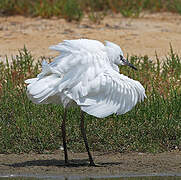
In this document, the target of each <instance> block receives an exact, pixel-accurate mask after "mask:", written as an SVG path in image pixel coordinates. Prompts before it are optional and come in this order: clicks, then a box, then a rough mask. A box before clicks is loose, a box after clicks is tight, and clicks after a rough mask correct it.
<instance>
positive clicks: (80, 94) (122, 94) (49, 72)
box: [25, 39, 146, 118]
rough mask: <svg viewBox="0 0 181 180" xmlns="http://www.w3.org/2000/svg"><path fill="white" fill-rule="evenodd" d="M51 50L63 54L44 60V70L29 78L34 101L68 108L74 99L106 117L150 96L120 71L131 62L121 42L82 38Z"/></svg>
mask: <svg viewBox="0 0 181 180" xmlns="http://www.w3.org/2000/svg"><path fill="white" fill-rule="evenodd" d="M50 49H52V50H56V51H59V52H60V55H59V56H58V57H56V58H55V59H54V61H53V62H51V63H50V64H48V63H47V62H46V61H43V63H42V72H41V73H40V74H39V75H38V76H37V77H36V78H33V79H28V80H26V81H25V82H26V83H27V84H29V85H28V86H27V95H28V97H29V98H30V99H31V100H32V101H33V102H34V103H37V104H49V103H56V104H63V105H64V107H66V106H67V105H68V104H71V102H72V101H73V102H75V103H76V104H77V105H78V106H80V108H81V110H82V111H84V112H86V113H88V114H90V115H93V116H96V117H98V118H103V117H106V116H109V115H110V114H113V113H116V114H124V113H126V112H128V111H130V110H131V109H132V108H133V107H134V106H135V105H136V103H137V102H140V101H142V100H144V98H145V97H146V95H145V89H144V88H143V86H142V85H141V84H140V83H139V82H138V81H136V80H132V79H130V78H128V77H127V76H124V75H123V74H120V73H119V68H118V65H125V64H127V65H130V63H128V62H127V61H125V58H124V57H123V52H122V50H121V48H120V47H119V46H118V45H116V44H114V43H111V42H108V41H107V42H106V44H105V45H104V44H103V43H101V42H99V41H96V40H88V39H78V40H65V41H63V42H62V43H59V44H58V45H55V46H51V47H50ZM123 60H124V61H123ZM131 66H132V65H131Z"/></svg>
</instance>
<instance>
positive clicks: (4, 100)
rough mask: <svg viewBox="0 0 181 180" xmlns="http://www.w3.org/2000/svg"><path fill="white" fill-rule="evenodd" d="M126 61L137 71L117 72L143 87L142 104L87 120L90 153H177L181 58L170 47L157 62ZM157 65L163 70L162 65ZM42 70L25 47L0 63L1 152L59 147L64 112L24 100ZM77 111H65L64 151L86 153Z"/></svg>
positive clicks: (180, 137)
mask: <svg viewBox="0 0 181 180" xmlns="http://www.w3.org/2000/svg"><path fill="white" fill-rule="evenodd" d="M129 60H130V61H131V62H132V63H133V64H134V65H135V66H137V68H138V69H139V71H133V70H132V69H130V68H127V67H121V73H123V74H125V75H127V76H129V77H131V78H133V79H136V80H139V81H140V82H141V83H142V84H143V85H144V87H146V94H147V97H148V98H147V99H146V100H145V101H144V102H143V103H140V104H138V105H137V106H136V107H135V108H134V109H133V110H131V111H130V112H128V113H126V114H124V115H119V116H116V115H111V116H109V117H107V118H103V119H97V118H95V117H93V116H90V115H86V126H87V136H88V141H89V143H90V146H91V148H92V149H93V150H95V151H117V152H129V151H139V152H154V153H155V152H162V151H170V150H175V149H180V148H181V144H180V142H181V128H180V127H181V108H180V107H181V81H180V78H181V58H180V57H179V56H178V55H177V54H175V53H174V51H173V49H172V47H171V49H170V53H169V55H168V56H167V57H166V58H165V59H164V60H163V62H164V63H160V60H159V58H158V57H157V62H156V63H155V62H153V61H152V60H150V59H149V57H148V56H144V57H137V56H132V57H130V58H129ZM161 64H162V65H161ZM40 69H41V65H40V61H35V60H34V58H33V57H32V56H31V54H30V53H29V52H28V51H27V49H26V48H24V49H23V50H21V51H19V54H18V55H17V56H16V57H15V58H13V59H12V63H9V59H8V58H6V63H3V62H1V63H0V153H21V152H38V153H42V152H44V151H47V150H48V151H53V150H55V149H58V148H59V147H60V146H62V140H61V128H60V124H61V121H62V116H61V115H62V113H63V107H62V106H60V105H59V106H58V105H35V104H33V103H32V102H30V101H29V100H28V99H27V96H26V86H25V83H24V80H25V79H27V78H31V77H35V76H36V75H37V74H38V73H39V72H40ZM79 115H80V111H79V108H78V107H76V108H70V109H69V112H68V120H67V131H68V136H67V137H68V149H69V150H72V151H75V152H77V151H79V152H80V151H85V149H84V145H83V141H82V138H81V135H80V130H79Z"/></svg>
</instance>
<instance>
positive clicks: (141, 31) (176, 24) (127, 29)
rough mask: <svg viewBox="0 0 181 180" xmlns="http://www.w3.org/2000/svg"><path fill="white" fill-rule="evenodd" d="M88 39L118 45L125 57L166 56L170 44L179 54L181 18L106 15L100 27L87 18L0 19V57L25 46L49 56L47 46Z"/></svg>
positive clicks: (169, 15) (156, 15)
mask: <svg viewBox="0 0 181 180" xmlns="http://www.w3.org/2000/svg"><path fill="white" fill-rule="evenodd" d="M76 38H90V39H97V40H100V41H102V42H104V40H109V41H112V42H115V43H117V44H119V45H120V46H121V48H122V49H123V51H124V53H125V54H129V55H149V56H150V57H152V58H153V57H155V52H157V54H158V56H159V57H165V55H167V54H168V52H169V48H170V47H169V46H170V45H169V44H170V43H171V44H172V46H173V48H174V50H175V51H176V52H177V53H179V54H181V48H180V47H181V16H179V15H176V14H170V13H162V14H146V13H144V14H143V15H142V16H141V18H138V19H129V18H123V17H121V15H119V14H118V15H109V16H107V17H105V19H104V20H103V21H102V22H101V23H100V24H93V23H92V22H91V21H90V20H89V19H88V18H86V17H85V18H84V19H83V21H81V22H80V23H76V22H73V23H68V22H66V21H65V20H63V19H57V18H55V17H54V18H52V19H41V18H25V17H22V16H13V17H0V56H1V57H0V58H1V59H4V56H5V55H8V56H11V55H16V54H18V49H22V48H23V47H24V45H26V47H27V48H28V50H30V51H31V52H32V54H33V55H34V56H36V57H41V56H44V57H51V56H55V55H56V53H55V52H53V51H50V50H49V49H48V47H49V46H50V45H53V44H57V43H59V42H61V41H62V40H64V39H76Z"/></svg>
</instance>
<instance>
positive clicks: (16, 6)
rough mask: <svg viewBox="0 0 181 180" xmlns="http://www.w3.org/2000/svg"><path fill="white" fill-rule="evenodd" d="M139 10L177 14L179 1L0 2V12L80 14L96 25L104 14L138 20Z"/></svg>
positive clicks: (74, 17)
mask: <svg viewBox="0 0 181 180" xmlns="http://www.w3.org/2000/svg"><path fill="white" fill-rule="evenodd" d="M143 10H149V11H151V12H159V11H170V12H176V13H181V1H180V0H132V1H131V0H122V1H119V0H94V1H93V0H84V1H82V0H61V1H60V0H36V1H35V0H2V1H0V13H1V14H3V15H14V14H20V15H25V16H41V17H45V18H49V17H52V16H59V17H63V18H65V19H67V20H68V21H71V20H77V21H79V20H81V18H82V17H83V15H84V14H88V15H89V18H90V19H91V20H93V21H94V22H97V21H98V22H99V21H100V20H101V19H102V18H103V17H104V16H105V15H106V14H107V13H110V12H113V13H122V15H123V16H125V17H138V16H139V15H140V13H141V12H142V11H143Z"/></svg>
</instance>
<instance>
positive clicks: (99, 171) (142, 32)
mask: <svg viewBox="0 0 181 180" xmlns="http://www.w3.org/2000/svg"><path fill="white" fill-rule="evenodd" d="M75 38H91V39H97V40H100V41H102V42H103V41H104V40H109V41H112V42H115V43H117V44H119V45H120V46H121V47H122V49H123V51H124V53H125V54H127V53H128V54H129V55H145V54H146V55H149V56H150V57H151V58H153V59H154V58H155V51H156V52H157V54H158V56H159V57H164V56H165V55H167V54H168V52H169V43H171V44H172V46H173V48H174V51H175V52H177V53H179V55H181V49H180V47H181V16H179V15H176V14H170V13H162V14H146V13H145V14H143V16H142V17H141V18H139V19H126V18H123V17H121V15H110V16H107V17H106V18H105V19H104V20H103V21H102V22H101V24H93V23H92V22H90V21H89V20H88V18H86V17H85V18H84V19H83V21H82V22H81V23H76V22H73V23H68V22H66V21H65V20H63V19H57V18H52V19H41V18H25V17H21V16H14V17H0V59H2V60H3V59H4V57H5V55H8V56H9V57H10V56H11V55H16V54H17V53H18V49H22V48H23V46H24V45H26V47H27V48H28V50H30V51H31V52H32V54H33V56H35V57H37V58H38V57H41V56H45V57H52V56H55V55H56V53H55V52H52V51H50V50H49V49H48V47H49V46H50V45H52V44H57V43H59V42H60V41H62V40H64V39H75ZM93 156H94V158H95V161H96V163H98V164H99V165H100V167H88V164H87V154H86V153H70V159H74V162H75V163H78V164H79V165H72V166H69V167H65V166H64V165H63V153H62V152H61V151H56V152H54V153H53V154H21V155H16V154H9V155H5V154H0V174H1V175H2V174H33V175H36V174H43V175H46V174H50V175H51V174H52V175H65V176H66V175H73V174H75V175H81V176H82V175H83V176H88V175H124V174H156V173H171V174H177V173H181V152H179V151H178V152H177V151H175V152H167V153H161V154H155V155H154V154H142V153H128V154H120V153H100V152H94V153H93Z"/></svg>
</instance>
